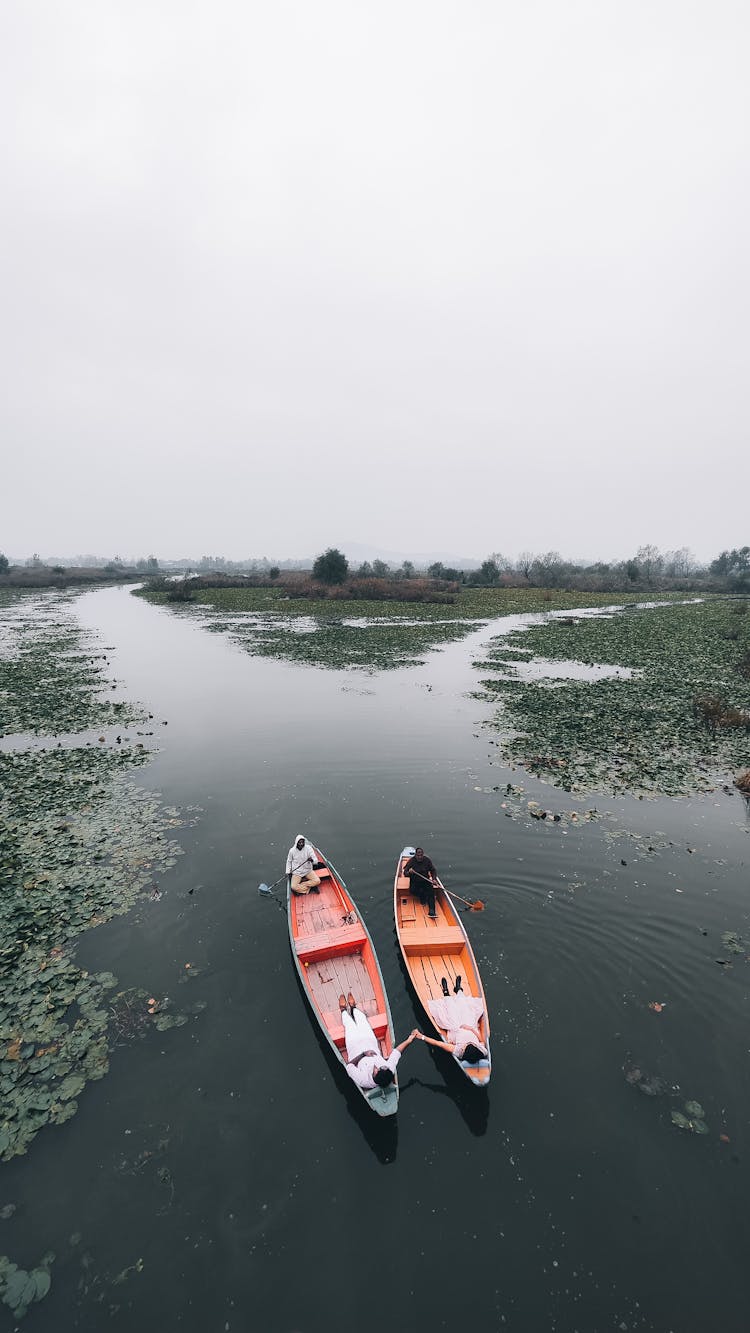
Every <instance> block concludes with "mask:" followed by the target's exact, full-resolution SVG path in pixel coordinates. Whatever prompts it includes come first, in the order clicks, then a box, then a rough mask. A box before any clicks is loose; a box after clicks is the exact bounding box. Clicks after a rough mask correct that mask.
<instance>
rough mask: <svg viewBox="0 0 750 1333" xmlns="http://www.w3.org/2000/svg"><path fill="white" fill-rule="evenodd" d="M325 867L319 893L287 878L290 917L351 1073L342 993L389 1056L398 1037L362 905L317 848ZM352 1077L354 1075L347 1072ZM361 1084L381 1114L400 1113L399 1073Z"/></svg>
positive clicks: (330, 1036)
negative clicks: (387, 1080) (300, 890)
mask: <svg viewBox="0 0 750 1333" xmlns="http://www.w3.org/2000/svg"><path fill="white" fill-rule="evenodd" d="M315 851H316V854H317V858H318V862H319V863H320V864H321V865H322V866H323V869H322V870H321V869H319V870H317V872H316V873H317V874H318V875H319V876H320V881H321V882H320V892H319V893H316V894H312V893H309V894H304V895H303V894H294V893H292V890H291V877H290V876H287V920H288V923H289V942H290V945H291V949H292V958H293V959H294V965H295V967H296V969H297V975H298V976H299V979H300V983H301V985H302V989H303V990H304V992H305V998H306V999H307V1002H308V1004H309V1006H310V1008H311V1010H312V1012H313V1014H314V1015H315V1018H316V1020H317V1022H318V1024H319V1026H320V1029H321V1032H322V1033H323V1036H324V1037H325V1039H326V1041H327V1042H328V1045H329V1046H330V1048H331V1051H332V1053H333V1055H334V1056H335V1058H336V1059H337V1060H338V1062H339V1063H340V1064H341V1066H342V1070H343V1071H344V1072H345V1071H346V1044H345V1041H344V1028H343V1024H342V1022H341V1011H340V1009H339V1003H338V999H339V995H342V994H343V995H347V994H348V993H349V991H351V992H352V994H353V995H354V996H355V998H356V1000H357V1004H358V1007H359V1008H360V1009H361V1010H362V1013H363V1014H365V1016H366V1017H367V1019H368V1020H369V1022H370V1024H371V1025H372V1028H373V1031H374V1032H375V1035H376V1037H377V1040H378V1045H379V1048H380V1051H381V1054H382V1055H383V1057H384V1058H387V1057H388V1056H389V1055H390V1053H391V1051H392V1050H393V1047H394V1044H395V1038H394V1033H393V1020H392V1018H391V1008H390V1004H389V1003H388V996H387V994H386V991H385V986H384V984H383V976H382V973H381V970H380V964H379V962H378V959H377V955H376V953H375V949H374V946H373V943H372V939H371V937H370V932H369V931H368V929H367V927H366V925H365V923H364V921H363V920H362V917H361V915H360V912H359V909H358V908H357V905H356V903H355V902H354V899H353V898H352V896H351V894H350V893H349V891H348V890H347V888H346V885H345V883H344V881H343V879H342V878H341V876H340V875H339V874H338V872H337V870H336V868H335V866H334V865H333V863H332V862H331V861H328V860H327V859H326V857H325V856H324V855H323V854H322V852H321V851H320V850H319V849H318V848H316V849H315ZM346 1077H347V1079H349V1075H348V1074H347V1075H346ZM349 1081H350V1083H351V1086H352V1087H353V1088H356V1089H357V1091H358V1092H359V1093H360V1094H361V1096H362V1098H363V1100H364V1101H365V1102H366V1103H367V1105H368V1106H369V1108H370V1110H371V1111H373V1112H374V1113H375V1115H378V1116H391V1115H395V1113H396V1111H397V1109H398V1095H399V1090H398V1077H397V1078H396V1079H395V1081H394V1082H393V1083H392V1084H391V1085H390V1087H388V1088H372V1089H367V1090H366V1089H364V1088H360V1087H359V1086H358V1085H357V1084H356V1083H355V1082H354V1080H353V1079H351V1080H349Z"/></svg>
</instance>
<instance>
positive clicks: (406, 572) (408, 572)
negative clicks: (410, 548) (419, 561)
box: [396, 560, 416, 579]
mask: <svg viewBox="0 0 750 1333" xmlns="http://www.w3.org/2000/svg"><path fill="white" fill-rule="evenodd" d="M415 574H416V570H415V568H414V565H413V564H412V562H411V560H405V561H404V563H403V564H402V566H401V568H400V569H397V570H396V578H397V579H413V578H414V575H415Z"/></svg>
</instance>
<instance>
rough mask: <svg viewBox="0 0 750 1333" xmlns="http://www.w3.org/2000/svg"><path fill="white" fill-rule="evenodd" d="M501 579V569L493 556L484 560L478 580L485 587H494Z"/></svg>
mask: <svg viewBox="0 0 750 1333" xmlns="http://www.w3.org/2000/svg"><path fill="white" fill-rule="evenodd" d="M499 581H500V570H499V569H498V567H497V564H496V563H495V561H494V560H493V559H492V558H490V559H489V560H483V561H482V563H481V565H480V567H479V574H478V577H477V582H478V583H481V584H483V585H484V586H485V587H489V588H492V587H494V586H495V585H496V584H497V583H499Z"/></svg>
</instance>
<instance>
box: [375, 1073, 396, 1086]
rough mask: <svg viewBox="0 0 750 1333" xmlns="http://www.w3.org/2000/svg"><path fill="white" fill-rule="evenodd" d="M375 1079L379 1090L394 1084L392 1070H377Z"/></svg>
mask: <svg viewBox="0 0 750 1333" xmlns="http://www.w3.org/2000/svg"><path fill="white" fill-rule="evenodd" d="M373 1078H374V1079H375V1082H376V1083H377V1085H378V1087H379V1088H388V1087H390V1085H391V1083H392V1082H393V1070H392V1069H376V1070H375V1073H374V1074H373Z"/></svg>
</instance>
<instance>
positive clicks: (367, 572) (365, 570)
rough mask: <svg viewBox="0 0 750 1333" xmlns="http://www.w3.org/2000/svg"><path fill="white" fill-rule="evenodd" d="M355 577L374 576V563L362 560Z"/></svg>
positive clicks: (368, 577) (369, 577)
mask: <svg viewBox="0 0 750 1333" xmlns="http://www.w3.org/2000/svg"><path fill="white" fill-rule="evenodd" d="M354 577H355V579H371V578H372V565H371V564H370V562H369V560H363V561H362V564H361V565H360V566H359V569H355V571H354Z"/></svg>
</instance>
